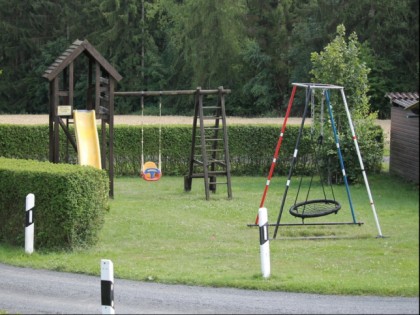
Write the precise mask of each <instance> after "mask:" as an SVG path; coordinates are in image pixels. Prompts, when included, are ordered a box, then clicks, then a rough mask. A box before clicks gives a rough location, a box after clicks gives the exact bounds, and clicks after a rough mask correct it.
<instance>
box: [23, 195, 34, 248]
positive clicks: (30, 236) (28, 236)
mask: <svg viewBox="0 0 420 315" xmlns="http://www.w3.org/2000/svg"><path fill="white" fill-rule="evenodd" d="M25 209H26V211H25V253H27V254H32V253H33V252H34V228H35V223H34V210H35V195H34V194H28V195H27V196H26V207H25Z"/></svg>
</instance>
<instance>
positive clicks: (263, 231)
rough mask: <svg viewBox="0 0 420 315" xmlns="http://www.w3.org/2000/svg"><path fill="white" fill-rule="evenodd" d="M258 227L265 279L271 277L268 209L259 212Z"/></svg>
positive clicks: (262, 270)
mask: <svg viewBox="0 0 420 315" xmlns="http://www.w3.org/2000/svg"><path fill="white" fill-rule="evenodd" d="M258 226H259V229H260V257H261V272H262V276H263V277H264V278H268V277H270V241H269V239H268V216H267V208H260V209H259V210H258Z"/></svg>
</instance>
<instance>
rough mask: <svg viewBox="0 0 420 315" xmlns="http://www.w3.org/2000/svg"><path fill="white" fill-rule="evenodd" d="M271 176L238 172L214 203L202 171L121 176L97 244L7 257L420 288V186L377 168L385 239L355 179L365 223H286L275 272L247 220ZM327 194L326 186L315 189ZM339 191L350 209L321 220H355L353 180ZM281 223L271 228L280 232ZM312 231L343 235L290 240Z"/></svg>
mask: <svg viewBox="0 0 420 315" xmlns="http://www.w3.org/2000/svg"><path fill="white" fill-rule="evenodd" d="M285 180H286V178H284V177H273V179H272V182H271V185H270V189H269V191H268V195H267V199H266V202H265V206H266V207H267V208H268V217H269V222H270V223H275V221H276V219H277V215H278V212H279V207H280V201H281V196H282V194H283V191H284V187H285ZM265 182H266V178H265V177H234V178H233V179H232V189H233V199H232V200H228V199H227V193H226V188H225V187H223V186H220V187H218V191H217V192H216V194H212V195H211V198H210V200H209V201H206V200H205V197H204V186H203V181H202V180H201V179H194V180H193V185H192V190H191V192H184V191H183V187H184V183H183V178H182V177H168V176H166V177H165V176H164V177H162V179H161V180H160V181H158V182H145V181H143V180H141V179H139V178H127V177H123V178H117V179H116V180H115V198H114V199H113V200H111V201H110V203H111V210H110V212H109V213H107V215H106V222H105V225H104V227H103V229H102V230H101V233H100V241H99V243H98V244H97V245H96V246H94V247H92V248H88V249H78V250H75V251H72V252H47V251H37V250H36V249H35V252H34V253H33V254H32V255H26V254H25V253H24V249H23V244H22V247H21V248H16V247H10V246H6V245H4V244H3V245H0V262H3V263H8V264H12V265H18V266H27V267H34V268H46V269H52V270H60V271H69V272H78V273H86V274H93V275H99V274H100V259H111V260H112V261H113V262H114V268H115V276H116V278H127V279H134V280H143V281H156V282H164V283H177V284H190V285H203V286H223V287H238V288H249V289H260V290H282V291H293V292H311V293H324V294H351V295H380V296H418V295H419V191H418V186H417V185H413V184H408V183H405V182H403V181H401V180H399V179H397V178H394V177H391V176H390V175H389V174H387V173H383V174H381V175H375V176H369V183H370V186H371V189H372V194H373V198H374V201H375V205H376V210H377V213H378V217H379V221H380V225H381V229H382V233H383V235H384V236H386V237H385V238H376V236H377V235H378V231H377V228H376V225H375V221H374V218H373V214H372V210H371V207H370V204H369V200H368V196H367V192H366V189H365V186H364V185H363V184H359V185H353V186H351V195H352V199H353V205H354V208H355V212H356V219H357V221H362V222H364V224H363V225H361V226H358V225H348V226H347V225H346V226H343V225H339V226H306V227H302V226H299V227H280V229H279V233H278V235H277V239H276V240H272V241H271V242H270V250H271V277H270V278H269V279H263V278H262V276H261V267H260V256H259V232H258V228H256V227H249V226H247V225H248V224H252V223H254V220H255V217H256V214H257V212H258V207H259V203H260V201H261V196H262V192H263V190H264V187H265ZM297 182H298V178H296V179H294V182H292V186H291V188H290V190H289V194H288V201H290V202H292V201H293V200H294V196H295V195H296V187H295V186H296V185H297ZM319 192H320V188H319V187H317V188H315V190H314V191H313V192H312V193H311V196H312V194H314V195H315V194H316V193H319ZM334 192H335V195H336V199H337V200H339V201H340V203H341V204H342V209H341V210H340V211H339V212H338V214H336V215H335V214H332V215H329V216H326V217H323V218H318V219H315V220H318V221H322V222H327V221H334V222H350V221H351V213H350V210H349V206H348V204H349V203H348V199H347V195H346V191H345V187H344V186H338V187H335V188H334ZM290 202H289V204H290ZM289 207H290V205H289ZM310 220H311V219H306V220H305V222H308V223H309V222H312V221H310ZM288 222H289V223H291V222H295V223H299V222H301V220H300V219H297V218H294V217H292V216H291V215H290V214H289V212H288V208H287V209H285V211H284V213H283V217H282V223H288ZM35 224H36V223H35ZM273 230H274V229H273V228H272V227H270V230H269V232H270V237H272V235H273ZM35 231H36V225H35ZM311 235H318V236H337V237H340V238H337V239H317V240H311V239H305V240H296V239H290V237H296V236H311ZM286 238H287V239H286Z"/></svg>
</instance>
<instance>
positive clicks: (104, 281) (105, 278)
mask: <svg viewBox="0 0 420 315" xmlns="http://www.w3.org/2000/svg"><path fill="white" fill-rule="evenodd" d="M101 302H102V303H101V304H102V314H115V308H114V264H113V263H112V261H111V260H109V259H101Z"/></svg>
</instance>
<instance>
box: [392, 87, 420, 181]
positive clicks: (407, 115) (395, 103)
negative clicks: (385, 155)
mask: <svg viewBox="0 0 420 315" xmlns="http://www.w3.org/2000/svg"><path fill="white" fill-rule="evenodd" d="M385 96H386V97H388V98H389V99H390V102H391V104H392V105H391V106H392V107H391V134H390V136H391V143H390V151H391V152H390V164H389V171H390V173H392V174H395V175H398V176H400V177H402V178H404V179H406V180H409V181H412V182H414V183H416V184H418V183H419V94H418V92H414V93H398V92H390V93H387V94H386V95H385Z"/></svg>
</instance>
